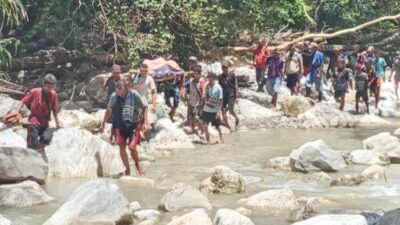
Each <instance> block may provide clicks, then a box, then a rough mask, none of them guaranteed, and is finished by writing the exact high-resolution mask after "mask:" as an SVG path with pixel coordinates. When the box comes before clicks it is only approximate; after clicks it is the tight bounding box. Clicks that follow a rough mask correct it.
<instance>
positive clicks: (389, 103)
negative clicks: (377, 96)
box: [378, 100, 399, 118]
mask: <svg viewBox="0 0 400 225" xmlns="http://www.w3.org/2000/svg"><path fill="white" fill-rule="evenodd" d="M378 110H379V116H382V117H388V118H391V117H399V112H398V110H397V102H396V100H380V101H379V103H378Z"/></svg>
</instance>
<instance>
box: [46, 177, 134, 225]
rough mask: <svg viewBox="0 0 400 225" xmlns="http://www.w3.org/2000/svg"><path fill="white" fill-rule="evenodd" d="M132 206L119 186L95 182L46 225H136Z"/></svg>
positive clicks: (82, 188)
mask: <svg viewBox="0 0 400 225" xmlns="http://www.w3.org/2000/svg"><path fill="white" fill-rule="evenodd" d="M132 221H133V219H132V214H131V211H130V210H129V202H128V200H127V199H126V198H125V197H124V195H123V194H122V192H121V190H120V189H119V187H118V186H117V185H116V184H113V183H111V182H107V181H104V180H93V181H88V182H86V183H84V184H83V185H81V186H79V187H78V188H77V189H76V190H75V191H74V192H73V193H72V194H71V196H70V197H69V198H68V200H67V201H66V202H65V203H64V204H63V205H62V206H61V207H60V208H59V209H58V210H57V211H56V212H55V213H54V214H53V215H52V216H51V217H50V218H49V219H48V220H47V221H46V222H45V223H44V225H70V224H74V225H75V224H76V225H80V224H81V225H86V224H93V225H94V224H121V225H130V224H132Z"/></svg>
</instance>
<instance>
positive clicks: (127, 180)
mask: <svg viewBox="0 0 400 225" xmlns="http://www.w3.org/2000/svg"><path fill="white" fill-rule="evenodd" d="M118 183H120V185H121V186H127V187H130V188H133V187H141V188H154V180H152V179H148V178H143V177H132V176H122V177H121V178H119V179H118Z"/></svg>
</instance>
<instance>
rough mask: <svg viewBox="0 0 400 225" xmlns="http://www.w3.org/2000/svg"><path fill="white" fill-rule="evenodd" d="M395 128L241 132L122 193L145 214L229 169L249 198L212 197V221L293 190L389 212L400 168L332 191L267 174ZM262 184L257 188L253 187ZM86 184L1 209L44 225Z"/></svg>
mask: <svg viewBox="0 0 400 225" xmlns="http://www.w3.org/2000/svg"><path fill="white" fill-rule="evenodd" d="M392 122H394V124H396V125H393V126H390V127H369V128H356V129H333V128H332V129H308V130H304V129H266V130H259V131H247V132H237V133H233V134H230V135H227V137H226V144H223V145H213V146H211V147H209V146H203V145H198V146H196V150H190V151H189V150H187V151H179V152H177V153H174V154H173V155H172V157H169V158H166V159H161V160H157V161H156V162H154V163H152V164H151V166H150V167H149V168H148V169H147V177H148V178H151V179H154V180H155V181H156V189H152V190H149V189H145V188H126V187H124V188H122V189H123V192H124V194H125V196H126V197H127V198H128V200H129V201H139V202H140V204H141V205H142V208H156V207H157V205H158V203H159V201H160V199H161V197H162V196H163V194H164V193H165V192H166V190H167V188H168V187H169V186H170V185H172V184H175V183H178V182H185V183H189V184H192V185H193V186H195V187H198V185H199V183H200V182H201V181H202V180H203V179H205V178H207V177H208V176H210V173H211V170H212V168H214V167H215V166H218V165H225V166H228V167H230V168H231V169H233V170H235V171H236V172H239V173H241V174H242V175H243V176H244V177H245V180H246V181H248V182H249V183H248V184H247V189H246V192H245V193H242V194H235V195H231V196H227V195H210V196H208V197H209V199H210V201H211V203H212V205H213V208H214V209H213V211H212V212H210V216H211V217H213V215H214V214H215V211H216V209H218V208H233V209H235V208H237V207H238V205H237V201H238V200H239V199H241V198H245V197H248V196H251V195H253V194H256V193H258V192H261V191H264V190H267V189H274V188H283V187H286V186H287V187H290V188H291V189H292V190H293V191H294V192H295V194H296V196H297V197H302V196H305V197H323V198H324V199H326V200H327V202H328V203H327V204H324V207H326V208H329V209H340V210H376V209H384V210H389V209H393V208H396V207H398V206H399V205H400V198H399V194H400V186H399V184H400V166H398V165H391V166H390V167H389V168H388V183H387V184H386V183H384V181H368V182H366V183H364V184H362V185H360V186H355V187H333V188H331V187H329V185H328V184H323V183H320V182H317V181H310V180H309V179H307V177H308V176H309V175H304V174H300V173H292V172H283V171H277V170H273V169H268V168H267V167H266V163H267V161H268V159H270V158H274V157H277V156H287V155H288V154H289V153H290V152H291V150H292V149H295V148H297V147H299V146H300V145H302V144H304V143H305V142H307V141H312V140H316V139H319V138H321V139H323V140H325V141H326V142H327V143H328V145H330V146H331V147H332V148H333V149H336V150H356V149H361V148H362V143H361V142H362V140H363V139H365V138H367V137H369V136H372V135H374V134H377V133H379V132H383V131H388V132H392V131H393V130H394V129H395V128H397V127H398V124H400V122H399V121H392ZM366 167H367V166H355V165H351V166H348V168H347V169H346V170H345V171H342V172H340V173H338V174H333V175H332V176H333V177H337V176H339V175H341V174H356V173H359V172H361V171H362V170H363V169H365V168H366ZM259 179H262V180H261V181H259V182H255V183H253V181H257V180H259ZM85 181H86V180H85V179H61V178H49V179H48V182H47V184H46V185H45V186H44V189H45V190H46V192H47V193H48V194H49V195H50V196H52V197H54V198H55V199H56V200H55V201H53V202H50V203H47V204H44V205H39V206H34V207H30V208H22V209H15V208H12V209H7V208H0V213H1V214H4V215H5V216H6V217H7V218H9V219H11V220H12V221H13V224H14V225H39V224H42V223H43V222H44V221H46V220H47V219H48V218H49V217H50V216H51V215H52V214H53V213H54V212H55V211H56V210H57V209H58V207H60V205H61V204H62V203H63V202H64V201H65V200H66V199H67V198H68V196H69V195H70V193H71V192H72V191H73V190H74V188H76V187H77V186H79V185H80V184H82V183H83V182H85ZM172 216H173V214H163V215H162V217H161V220H160V222H159V224H167V223H168V221H170V219H171V217H172ZM250 217H251V219H252V220H253V221H254V222H255V223H256V224H257V225H264V224H274V225H287V224H290V222H288V221H287V218H288V215H287V214H285V213H283V215H281V214H276V213H268V214H265V213H257V212H253V214H252V216H250Z"/></svg>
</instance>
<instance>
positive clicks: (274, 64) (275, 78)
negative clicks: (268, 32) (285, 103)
mask: <svg viewBox="0 0 400 225" xmlns="http://www.w3.org/2000/svg"><path fill="white" fill-rule="evenodd" d="M284 63H285V62H284V61H283V59H281V57H280V52H279V50H278V49H275V50H274V52H273V54H272V57H269V58H268V60H267V66H268V78H267V91H268V94H270V95H271V96H272V106H273V107H276V103H277V100H278V93H279V92H280V91H281V88H282V82H283V65H284Z"/></svg>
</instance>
